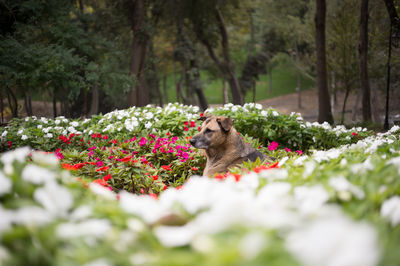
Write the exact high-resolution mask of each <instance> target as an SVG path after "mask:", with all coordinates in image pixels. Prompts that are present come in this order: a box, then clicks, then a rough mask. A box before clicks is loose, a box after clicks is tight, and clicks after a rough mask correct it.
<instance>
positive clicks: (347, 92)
mask: <svg viewBox="0 0 400 266" xmlns="http://www.w3.org/2000/svg"><path fill="white" fill-rule="evenodd" d="M349 93H350V87H349V86H346V93H345V95H344V100H343V107H342V117H341V119H340V124H342V125H343V124H344V116H345V114H346V103H347V99H348V98H349Z"/></svg>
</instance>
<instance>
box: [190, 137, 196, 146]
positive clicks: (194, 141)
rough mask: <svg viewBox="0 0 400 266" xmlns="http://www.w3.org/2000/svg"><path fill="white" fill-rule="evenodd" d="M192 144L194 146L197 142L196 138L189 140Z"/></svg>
mask: <svg viewBox="0 0 400 266" xmlns="http://www.w3.org/2000/svg"><path fill="white" fill-rule="evenodd" d="M189 142H190V144H192V146H194V145H195V144H196V139H195V138H191V139H190V140H189Z"/></svg>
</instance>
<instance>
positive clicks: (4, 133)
mask: <svg viewBox="0 0 400 266" xmlns="http://www.w3.org/2000/svg"><path fill="white" fill-rule="evenodd" d="M7 133H8V131H7V130H4V132H3V133H1V137H2V138H4V137H5V136H7Z"/></svg>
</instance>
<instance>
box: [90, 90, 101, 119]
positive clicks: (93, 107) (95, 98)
mask: <svg viewBox="0 0 400 266" xmlns="http://www.w3.org/2000/svg"><path fill="white" fill-rule="evenodd" d="M97 113H99V89H98V88H97V86H94V87H93V88H92V101H91V104H90V111H89V114H88V115H89V116H92V115H95V114H97Z"/></svg>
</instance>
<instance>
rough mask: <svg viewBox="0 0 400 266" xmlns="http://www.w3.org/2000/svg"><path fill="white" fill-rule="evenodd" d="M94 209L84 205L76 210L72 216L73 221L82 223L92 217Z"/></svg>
mask: <svg viewBox="0 0 400 266" xmlns="http://www.w3.org/2000/svg"><path fill="white" fill-rule="evenodd" d="M92 213H93V209H92V207H90V206H88V205H82V206H79V207H78V208H76V209H75V210H74V211H73V212H72V213H71V215H70V220H71V221H81V220H84V219H87V218H89V217H90V215H92Z"/></svg>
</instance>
